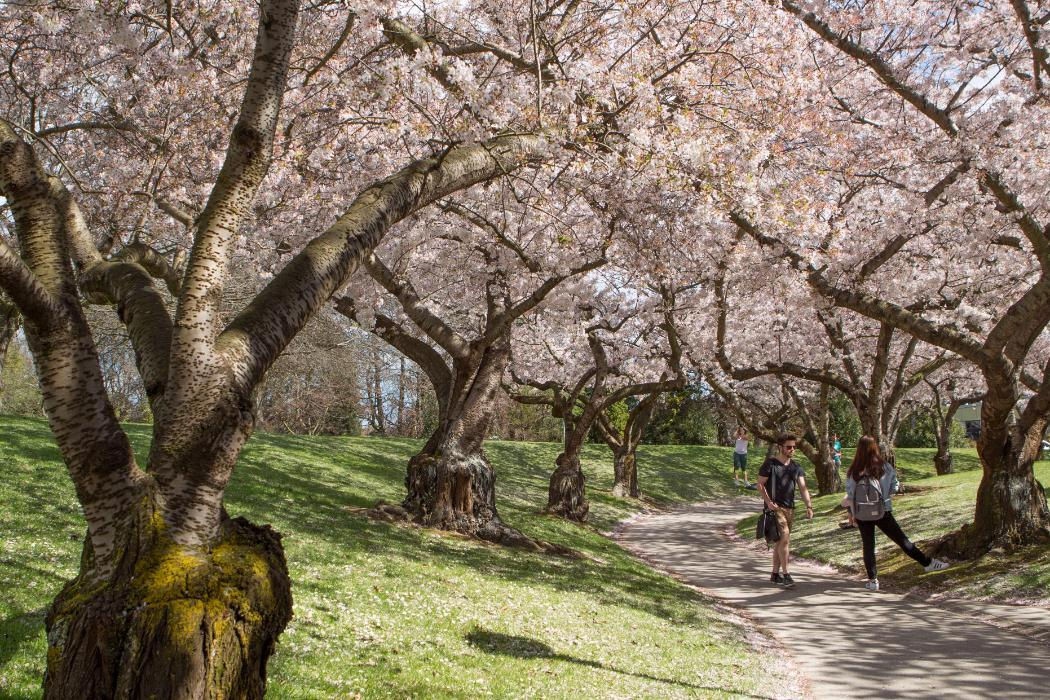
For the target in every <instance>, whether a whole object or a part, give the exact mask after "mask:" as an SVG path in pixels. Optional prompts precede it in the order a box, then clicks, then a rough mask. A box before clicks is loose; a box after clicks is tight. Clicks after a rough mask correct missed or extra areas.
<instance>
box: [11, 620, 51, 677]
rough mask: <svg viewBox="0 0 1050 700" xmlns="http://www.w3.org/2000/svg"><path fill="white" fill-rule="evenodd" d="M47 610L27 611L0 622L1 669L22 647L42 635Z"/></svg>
mask: <svg viewBox="0 0 1050 700" xmlns="http://www.w3.org/2000/svg"><path fill="white" fill-rule="evenodd" d="M45 615H47V610H46V609H44V608H40V609H39V610H27V611H23V612H17V613H15V614H13V615H9V616H8V617H7V618H6V619H4V620H0V668H3V667H4V666H5V665H6V664H7V662H8V661H10V660H11V658H12V657H14V655H15V654H16V653H17V652H18V650H19V649H20V648H21V647H22V645H23V644H24V643H25V642H27V641H29V640H30V639H32V638H33V637H35V636H37V635H38V634H41V631H42V628H43V626H44V616H45Z"/></svg>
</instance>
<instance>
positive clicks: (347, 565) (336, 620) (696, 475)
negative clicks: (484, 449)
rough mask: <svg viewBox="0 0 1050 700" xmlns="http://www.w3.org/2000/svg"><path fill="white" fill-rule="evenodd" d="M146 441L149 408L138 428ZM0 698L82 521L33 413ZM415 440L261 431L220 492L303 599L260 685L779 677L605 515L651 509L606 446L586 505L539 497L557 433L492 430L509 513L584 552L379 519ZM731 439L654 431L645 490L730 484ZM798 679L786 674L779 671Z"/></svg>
mask: <svg viewBox="0 0 1050 700" xmlns="http://www.w3.org/2000/svg"><path fill="white" fill-rule="evenodd" d="M129 430H130V432H131V435H132V439H133V441H134V444H135V449H136V451H137V452H138V454H139V455H144V454H145V451H146V448H147V445H148V439H149V428H148V426H130V427H129ZM0 434H2V435H3V436H4V439H3V441H2V443H0V462H2V463H3V464H4V465H5V469H4V470H3V472H2V473H0V502H2V503H3V504H4V507H3V509H2V510H0V532H2V533H4V534H3V540H2V545H0V546H2V549H0V577H2V579H3V581H4V586H3V589H2V591H0V696H2V697H17V698H23V697H38V696H39V695H40V679H41V676H42V672H43V661H44V655H45V651H46V645H45V641H44V628H43V619H44V614H45V612H46V608H47V605H48V603H49V601H50V600H51V598H52V597H53V596H54V595H55V593H56V592H57V590H58V589H59V588H60V587H61V586H62V583H63V582H64V581H65V580H67V579H68V578H70V577H71V576H73V575H74V573H75V571H76V566H77V563H78V560H79V556H80V542H81V539H82V536H83V532H84V525H83V522H82V520H81V518H80V516H79V513H78V507H77V504H76V501H75V499H74V497H73V492H72V485H71V484H70V482H69V479H68V477H67V476H66V474H65V472H64V469H63V467H62V465H61V463H60V461H59V459H58V454H57V451H56V449H55V447H54V444H53V442H52V440H51V438H50V434H49V432H48V430H47V426H46V424H45V423H44V422H42V421H37V420H26V419H18V418H9V417H8V418H4V417H0ZM415 447H416V443H415V442H414V441H411V440H404V439H379V438H307V437H295V436H281V435H265V434H263V435H257V436H256V437H255V438H253V439H252V440H251V442H250V444H249V445H248V447H247V448H246V449H245V451H244V455H243V457H242V460H241V463H240V465H239V466H238V469H237V471H236V473H235V476H234V479H233V483H232V485H231V487H230V489H229V492H228V500H227V507H228V510H229V511H230V513H231V514H232V515H245V516H246V517H249V518H250V519H252V520H253V521H255V522H261V523H270V524H272V525H273V526H274V527H275V528H276V529H277V530H278V531H280V532H281V533H283V536H284V539H283V542H284V546H285V551H286V554H287V557H288V563H289V568H290V570H291V574H292V579H293V594H294V596H295V617H294V619H293V620H292V622H291V624H290V625H289V626H288V628H287V629H286V631H285V632H284V634H283V635H282V636H281V639H280V643H279V647H278V650H277V653H276V654H275V656H274V658H273V660H272V661H271V664H270V686H269V697H273V698H331V697H355V696H357V695H361V696H363V697H370V698H371V697H453V698H455V697H463V698H466V697H478V696H486V695H491V696H495V697H516V698H517V697H568V696H583V697H697V696H699V697H712V696H713V697H718V696H722V695H738V694H744V695H747V694H751V693H755V694H759V695H763V696H767V695H768V694H769V692H770V691H769V689H770V688H771V687H775V685H772V686H771V682H773V683H774V684H775V683H776V682H777V681H776V676H777V675H778V674H779V673H780V672H779V671H776V670H773V671H772V673H773V676H774V678H770V675H769V674H770V673H771V670H770V656H769V652H768V651H764V652H763V651H759V650H756V648H754V647H753V646H752V644H751V641H750V640H751V638H752V636H753V635H752V636H749V635H750V633H749V631H748V628H746V627H744V626H742V625H741V624H739V623H738V622H736V621H734V620H733V619H731V618H728V619H727V617H726V611H725V610H724V609H715V607H714V606H713V605H712V603H711V601H709V600H706V599H705V598H704V597H702V596H700V595H698V594H697V593H695V592H694V591H693V590H691V589H689V588H686V587H685V586H682V585H680V584H678V583H676V582H675V581H673V580H672V579H670V578H668V577H666V576H662V575H659V574H657V573H654V572H653V571H651V570H649V569H648V568H646V567H645V566H642V565H641V564H640V563H639V562H637V561H636V560H634V559H633V558H631V557H629V556H627V555H626V554H625V553H624V552H623V551H622V550H621V549H620V548H619V547H617V546H616V545H614V544H612V543H611V542H610V541H609V540H608V539H606V538H604V537H602V536H601V535H600V534H599V531H601V530H605V529H608V528H610V527H612V526H613V525H614V524H615V523H616V522H617V521H618V520H621V519H623V518H625V517H628V516H630V515H631V514H632V513H634V512H636V511H637V509H638V508H639V507H640V506H639V504H636V503H625V502H621V501H618V500H616V499H614V498H612V497H611V496H609V495H608V490H609V488H610V487H611V480H612V473H611V464H610V463H609V461H608V458H607V457H608V451H607V450H606V449H605V448H604V447H599V446H592V447H590V448H588V450H587V451H586V453H585V458H586V461H585V463H584V470H585V472H586V474H587V477H588V492H589V495H590V498H591V501H592V514H593V520H592V524H591V525H590V526H584V527H580V526H577V525H572V524H568V523H566V522H563V521H560V520H557V519H553V518H550V517H547V516H544V515H542V514H541V513H539V511H540V508H541V507H542V505H543V504H544V503H545V499H546V489H547V476H548V470H549V469H550V468H551V465H552V464H553V461H554V457H555V456H556V446H554V445H551V444H529V443H507V442H494V443H492V444H491V445H489V447H488V453H489V455H490V456H491V458H492V460H493V462H494V464H495V467H496V470H497V473H498V482H497V493H498V499H499V500H498V505H499V508H500V512H501V515H502V516H503V518H504V519H505V520H507V521H508V522H509V523H511V524H512V525H514V526H517V527H519V528H521V529H522V530H524V531H525V532H526V533H527V534H529V535H532V536H534V537H539V538H543V539H547V540H550V541H553V542H557V543H560V544H564V545H568V546H570V547H573V548H576V549H578V550H579V551H581V552H583V553H585V554H586V555H587V557H586V558H585V559H582V560H574V559H565V558H560V557H552V556H546V555H536V554H528V553H523V552H520V551H515V550H506V549H502V548H499V547H494V546H490V545H485V544H479V543H477V542H474V541H470V540H466V539H463V538H461V537H457V536H448V535H443V534H441V533H437V532H433V531H424V530H419V529H414V528H408V527H399V526H394V525H389V524H386V523H382V522H373V521H369V520H367V519H365V518H363V517H361V516H360V515H358V514H356V513H355V512H354V509H359V508H363V507H367V506H371V505H373V504H374V503H375V501H376V500H377V499H378V498H383V499H387V500H390V501H394V500H397V499H398V498H399V496H400V495H401V489H402V488H403V487H402V480H403V468H404V464H405V462H406V460H407V459H408V458H409V456H410V455H411V454H412V452H413V449H414V448H415ZM728 456H729V454H728V452H727V451H726V450H725V449H723V448H702V447H651V448H644V449H643V451H642V452H641V453H640V455H639V463H640V471H641V477H640V482H641V487H642V489H643V492H645V493H646V494H647V495H650V496H652V497H653V498H654V499H655V500H656V501H658V502H660V503H665V504H666V503H671V502H677V501H683V500H685V501H694V500H701V499H707V498H716V497H719V496H724V495H727V494H729V493H730V492H731V491H733V489H732V487H731V482H729V480H728V479H727V478H726V473H727V472H726V465H727V463H728V460H727V458H728ZM785 687H790V686H785Z"/></svg>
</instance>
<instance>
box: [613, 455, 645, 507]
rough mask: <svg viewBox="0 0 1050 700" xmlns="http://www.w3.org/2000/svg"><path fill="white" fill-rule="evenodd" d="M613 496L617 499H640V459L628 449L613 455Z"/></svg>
mask: <svg viewBox="0 0 1050 700" xmlns="http://www.w3.org/2000/svg"><path fill="white" fill-rule="evenodd" d="M612 494H613V495H614V496H616V497H617V498H627V497H628V496H630V497H631V498H638V497H639V496H640V495H641V491H639V489H638V459H637V456H636V454H635V452H634V450H631V451H630V452H628V451H627V450H626V449H625V450H623V451H620V452H614V453H613V487H612Z"/></svg>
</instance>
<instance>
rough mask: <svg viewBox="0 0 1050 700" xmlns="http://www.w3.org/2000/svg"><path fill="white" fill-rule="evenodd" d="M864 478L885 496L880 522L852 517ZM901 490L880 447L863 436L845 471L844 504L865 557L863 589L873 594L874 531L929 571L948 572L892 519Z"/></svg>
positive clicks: (875, 584)
mask: <svg viewBox="0 0 1050 700" xmlns="http://www.w3.org/2000/svg"><path fill="white" fill-rule="evenodd" d="M864 477H870V478H872V479H875V480H877V481H878V482H879V490H880V491H881V492H882V499H883V505H884V506H885V509H886V512H885V514H884V515H883V516H882V517H881V518H879V519H878V520H857V519H856V518H854V517H853V515H854V514H853V511H852V505H853V494H854V493H856V490H857V482H858V481H860V480H861V479H863V478H864ZM899 489H900V481H899V480H898V479H897V470H896V469H894V467H893V465H892V464H890V463H889V462H884V461H883V460H882V454H881V453H880V452H879V444H878V443H877V442H876V441H875V438H873V437H871V436H870V435H865V436H863V437H862V438H861V439H860V440H859V441H858V442H857V453H856V454H855V455H853V462H852V463H851V464H850V465H849V469H847V470H846V498H845V499H843V501H842V504H843V505H844V506H846V507H847V508H850V509H851V510H850V513H849V522H850V524H853V525H856V526H857V529H858V530H860V542H861V549H862V551H863V556H864V569H865V570H866V571H867V574H868V582H867V583H865V584H864V587H865V588H867V589H868V590H870V591H877V590H879V579H878V577H877V575H876V571H875V528H879V529H880V530H882V531H883V533H885V535H886V536H887V537H889V538H890V539H891V540H893V541H894V542H895V543H896V544H897V546H898V547H900V548H901V549H902V550H903V551H904V553H905V554H907V555H908V556H909V557H911V558H912V559H914V560H915V561H917V562H919V564H921V565H922V567H923V568H924V569H926V571H940V570H941V569H946V568H948V564H947V563H945V562H943V561H941V560H940V559H931V558H930V557H928V556H927V555H926V554H925V553H924V552H923V551H922V550H921V549H919V548H918V547H916V546H915V545H914V544H912V541H911V540H909V539H908V537H907V535H905V534H904V531H903V530H901V526H900V525H899V524H898V523H897V520H896V519H895V518H894V517H893V499H892V497H893V494H894V493H896V492H897V490H899Z"/></svg>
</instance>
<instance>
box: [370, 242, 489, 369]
mask: <svg viewBox="0 0 1050 700" xmlns="http://www.w3.org/2000/svg"><path fill="white" fill-rule="evenodd" d="M364 267H365V269H366V270H367V271H368V274H369V275H370V276H371V277H372V279H374V280H375V281H376V282H378V283H379V284H380V286H382V287H383V289H385V290H386V291H388V292H390V293H391V294H392V295H394V297H395V298H397V300H398V302H399V303H400V304H401V308H402V309H404V311H405V315H406V316H408V317H409V318H410V319H412V322H413V323H415V324H416V325H417V326H419V329H420V330H421V331H423V332H424V333H426V334H427V335H428V336H430V337H431V338H432V339H433V340H434V342H435V343H437V344H438V345H440V346H441V347H442V348H444V349H445V352H447V353H448V354H449V355H451V356H452V357H455V358H457V359H460V360H463V359H466V358H467V356H469V355H470V344H469V343H467V341H466V340H464V339H463V337H462V336H460V335H459V333H456V331H454V330H453V329H452V328H451V327H450V326H448V325H447V324H446V323H445V322H444V321H442V320H441V319H440V318H438V316H437V315H436V314H434V313H433V312H432V311H431V310H430V309H428V308H427V307H426V305H424V304H423V301H422V300H421V299H420V298H419V295H418V294H416V291H415V289H413V288H412V285H411V284H406V283H404V282H400V281H398V280H397V279H396V278H395V277H394V273H392V272H391V271H390V269H389V268H387V266H386V265H384V264H383V261H382V260H380V259H379V258H377V257H376V256H375V254H374V253H373V254H370V255H369V256H368V257H366V258H365V259H364Z"/></svg>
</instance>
